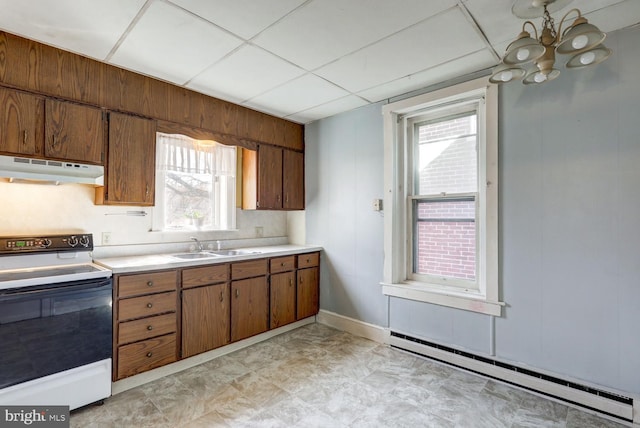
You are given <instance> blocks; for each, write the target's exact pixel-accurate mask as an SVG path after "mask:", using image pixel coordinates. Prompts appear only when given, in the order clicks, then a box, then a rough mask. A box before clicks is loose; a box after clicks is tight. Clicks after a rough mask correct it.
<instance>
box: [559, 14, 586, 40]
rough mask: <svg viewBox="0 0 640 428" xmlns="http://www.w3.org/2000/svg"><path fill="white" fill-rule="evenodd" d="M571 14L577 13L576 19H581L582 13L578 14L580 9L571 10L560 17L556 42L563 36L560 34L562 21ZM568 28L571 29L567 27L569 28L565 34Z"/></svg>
mask: <svg viewBox="0 0 640 428" xmlns="http://www.w3.org/2000/svg"><path fill="white" fill-rule="evenodd" d="M571 12H577V13H578V16H577V17H576V19H580V18H582V12H580V9H578V8H573V9H571V10H570V11H569V12H567V13H565V14H564V16H563V17H562V19H561V20H560V24H559V25H558V35H557V39H558V40H557V41H560V38H561V37H562V36H564V34H563V32H562V24H564V21H565V20H566V19H567V16H569V14H570V13H571ZM570 28H571V25H569V27H567V29H566V30H565V32H567V31H568V30H569V29H570Z"/></svg>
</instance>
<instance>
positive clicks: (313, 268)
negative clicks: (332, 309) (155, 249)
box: [113, 252, 320, 381]
mask: <svg viewBox="0 0 640 428" xmlns="http://www.w3.org/2000/svg"><path fill="white" fill-rule="evenodd" d="M319 269H320V253H318V252H315V253H304V254H298V255H289V256H281V257H272V258H259V259H252V260H246V261H238V262H235V263H216V264H211V265H203V266H194V267H186V268H181V269H173V270H169V271H150V272H140V273H131V274H121V275H116V276H114V280H115V282H114V284H115V288H114V292H115V299H114V353H113V355H114V360H115V361H114V374H113V380H114V381H117V380H120V379H123V378H126V377H128V376H132V375H136V374H139V373H142V372H144V371H147V370H151V369H154V368H158V367H161V366H163V365H166V364H169V363H172V362H174V361H177V360H178V359H181V358H188V357H192V356H194V355H197V354H201V353H203V352H207V351H210V350H213V349H216V348H219V347H221V346H225V345H227V344H229V343H231V342H237V341H239V340H242V339H246V338H248V337H251V336H255V335H257V334H260V333H264V332H266V331H267V330H270V329H275V328H278V327H282V326H284V325H287V324H290V323H293V322H295V321H296V320H301V319H303V318H308V317H311V316H314V315H316V314H317V313H318V309H319Z"/></svg>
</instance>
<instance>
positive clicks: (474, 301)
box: [380, 282, 505, 317]
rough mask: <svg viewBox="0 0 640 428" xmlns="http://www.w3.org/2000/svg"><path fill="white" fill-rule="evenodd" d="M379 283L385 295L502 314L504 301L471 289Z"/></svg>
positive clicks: (410, 283)
mask: <svg viewBox="0 0 640 428" xmlns="http://www.w3.org/2000/svg"><path fill="white" fill-rule="evenodd" d="M380 285H382V294H385V295H387V296H393V297H400V298H402V299H409V300H415V301H418V302H426V303H433V304H435V305H440V306H448V307H451V308H456V309H463V310H466V311H472V312H478V313H481V314H486V315H493V316H496V317H499V316H501V315H502V307H503V306H504V305H505V304H504V302H494V301H490V300H487V299H486V298H485V297H484V296H483V295H481V294H479V293H474V292H472V291H469V292H462V291H456V290H450V289H446V290H445V289H442V288H440V287H438V288H436V287H432V286H429V285H427V284H424V283H419V282H404V283H400V284H389V283H384V282H381V283H380Z"/></svg>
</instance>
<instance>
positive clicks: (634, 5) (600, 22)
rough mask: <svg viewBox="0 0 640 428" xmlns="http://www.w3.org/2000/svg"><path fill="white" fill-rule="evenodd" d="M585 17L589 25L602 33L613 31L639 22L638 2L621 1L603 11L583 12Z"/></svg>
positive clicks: (639, 9) (639, 10) (639, 3)
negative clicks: (593, 25) (592, 25)
mask: <svg viewBox="0 0 640 428" xmlns="http://www.w3.org/2000/svg"><path fill="white" fill-rule="evenodd" d="M585 15H586V18H587V19H588V20H589V23H591V24H595V25H596V26H597V27H598V28H600V29H601V30H602V31H605V32H606V31H614V30H617V29H620V28H625V27H628V26H630V25H635V24H637V23H638V22H640V1H638V0H626V1H622V2H619V3H616V4H615V5H612V6H611V7H607V8H605V9H597V10H594V11H593V12H589V13H587V12H585ZM605 43H606V40H605Z"/></svg>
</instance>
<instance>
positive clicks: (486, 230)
mask: <svg viewBox="0 0 640 428" xmlns="http://www.w3.org/2000/svg"><path fill="white" fill-rule="evenodd" d="M478 99H483V100H484V101H483V102H481V103H480V106H479V108H478V115H479V116H478V129H477V132H478V144H479V148H478V198H477V201H476V203H477V204H478V209H477V213H478V215H477V216H478V217H479V219H477V223H476V227H477V228H478V229H479V230H480V231H479V232H477V239H476V245H477V254H476V258H477V261H478V262H477V266H476V278H477V281H478V286H477V287H469V288H465V287H460V286H458V285H454V286H451V285H445V284H441V283H434V282H433V281H424V280H423V279H422V278H421V279H411V278H410V276H411V275H410V269H411V268H412V260H411V258H412V257H413V251H412V245H413V242H412V236H413V224H412V220H411V216H410V212H411V210H412V209H413V207H412V199H411V197H412V196H413V195H412V194H411V193H412V191H413V176H412V174H411V173H412V171H413V168H412V167H410V166H411V165H412V163H411V162H413V159H412V158H413V154H412V149H413V146H412V144H411V143H412V141H411V140H412V138H413V137H412V136H411V135H408V134H409V131H408V130H407V121H408V120H410V119H411V118H413V117H419V116H425V115H429V114H431V112H433V113H434V114H437V112H438V111H442V110H448V109H451V108H452V106H454V105H463V104H465V103H467V102H472V103H473V102H474V100H478ZM475 102H477V101H475ZM382 114H383V119H384V146H385V148H384V159H385V161H384V162H385V165H384V175H385V177H384V178H385V200H384V203H385V207H390V209H387V210H386V212H385V221H384V223H385V232H384V250H385V260H384V274H383V281H382V283H381V285H382V292H383V293H384V294H385V295H388V296H394V297H400V298H405V299H411V300H417V301H422V302H428V303H434V304H438V305H443V306H448V307H453V308H458V309H464V310H469V311H474V312H479V313H484V314H489V315H494V316H501V314H502V307H503V306H504V303H503V302H500V301H499V283H498V94H497V87H496V86H495V85H490V84H489V82H488V79H487V78H480V79H475V80H471V81H468V82H464V83H461V84H458V85H455V86H451V87H447V88H444V89H440V90H436V91H433V92H430V93H426V94H423V95H419V96H416V97H412V98H408V99H405V100H401V101H397V102H394V103H390V104H387V105H385V106H383V108H382ZM480 223H482V224H480Z"/></svg>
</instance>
